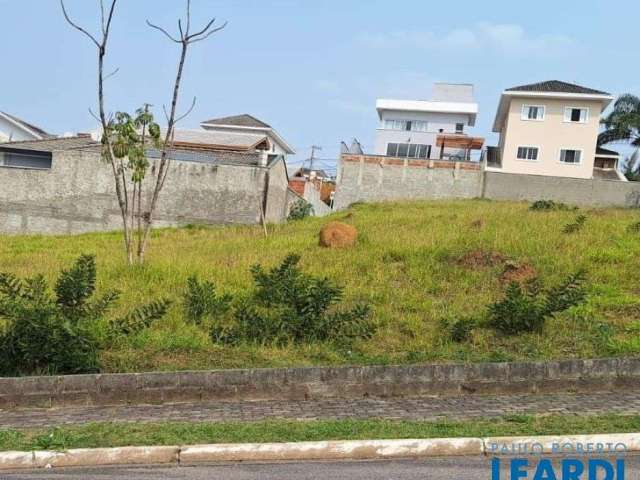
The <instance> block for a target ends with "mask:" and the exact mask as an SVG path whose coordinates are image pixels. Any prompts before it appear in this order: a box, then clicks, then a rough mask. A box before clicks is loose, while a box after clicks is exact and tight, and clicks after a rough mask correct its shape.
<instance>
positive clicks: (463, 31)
mask: <svg viewBox="0 0 640 480" xmlns="http://www.w3.org/2000/svg"><path fill="white" fill-rule="evenodd" d="M357 40H358V42H359V43H360V44H362V45H365V46H368V47H371V48H388V49H395V48H420V49H423V50H431V51H436V52H437V51H443V52H445V53H451V52H456V53H458V54H465V53H472V54H477V53H479V52H486V53H488V54H493V53H499V54H504V55H509V56H514V57H526V56H532V55H533V56H539V57H549V56H559V55H569V54H574V53H575V49H576V47H577V43H576V41H575V40H574V39H573V38H571V37H569V36H567V35H564V34H553V33H545V34H531V33H528V32H527V31H526V30H525V29H524V28H523V27H522V26H520V25H515V24H494V23H488V22H483V23H478V24H476V25H474V26H472V27H470V28H455V29H453V30H449V31H446V32H439V33H438V32H434V31H431V30H426V31H397V32H388V33H373V34H371V33H362V34H360V35H359V36H358V37H357Z"/></svg>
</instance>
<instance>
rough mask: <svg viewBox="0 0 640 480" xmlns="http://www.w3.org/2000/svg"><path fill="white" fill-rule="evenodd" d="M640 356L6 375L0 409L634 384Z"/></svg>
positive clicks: (578, 388)
mask: <svg viewBox="0 0 640 480" xmlns="http://www.w3.org/2000/svg"><path fill="white" fill-rule="evenodd" d="M639 381H640V359H634V358H610V359H598V360H566V361H550V362H522V363H476V364H426V365H412V366H372V367H336V368H323V367H313V368H280V369H252V370H217V371H201V372H166V373H131V374H96V375H67V376H52V377H23V378H0V408H2V409H6V408H15V407H58V406H70V405H123V404H125V405H126V404H152V403H178V402H198V401H225V400H227V401H229V400H236V401H237V400H306V399H318V398H363V397H365V398H366V397H396V396H419V395H470V394H514V393H553V392H567V391H570V392H592V391H611V390H613V389H624V388H633V387H634V386H635V385H638V382H639Z"/></svg>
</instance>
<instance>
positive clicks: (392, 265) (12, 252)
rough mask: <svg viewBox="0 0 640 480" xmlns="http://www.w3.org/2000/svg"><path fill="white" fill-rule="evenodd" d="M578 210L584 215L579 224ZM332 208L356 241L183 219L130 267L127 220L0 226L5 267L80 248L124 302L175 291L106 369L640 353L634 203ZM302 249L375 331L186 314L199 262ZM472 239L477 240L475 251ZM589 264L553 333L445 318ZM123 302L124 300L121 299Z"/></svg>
mask: <svg viewBox="0 0 640 480" xmlns="http://www.w3.org/2000/svg"><path fill="white" fill-rule="evenodd" d="M577 214H584V215H586V216H587V220H586V223H585V225H584V228H583V229H582V230H580V231H578V232H575V233H571V234H567V233H563V232H562V227H563V225H565V224H567V223H571V222H573V220H574V219H575V217H576V215H577ZM332 218H334V219H344V221H346V222H349V223H352V224H353V225H354V226H356V227H357V229H358V230H359V232H360V238H359V242H358V245H357V246H356V247H355V248H353V249H348V250H341V251H332V250H326V249H323V248H320V247H319V246H318V242H317V234H318V231H319V229H320V227H321V225H322V224H324V223H325V222H326V221H327V219H326V218H325V219H308V220H304V221H301V222H297V223H291V224H288V225H281V226H272V227H270V236H269V237H268V238H264V236H263V233H262V230H261V228H259V227H216V228H183V229H166V230H160V231H157V232H156V233H155V235H154V238H153V242H152V244H151V249H150V252H149V256H148V265H146V266H144V267H138V268H130V267H127V266H126V265H125V263H124V261H123V253H122V249H121V237H120V235H119V234H118V233H109V234H89V235H79V236H71V237H45V236H28V237H27V236H23V237H8V236H5V237H0V271H10V272H13V273H16V274H20V275H35V274H37V273H42V274H44V275H45V276H46V277H47V278H48V279H50V280H53V279H54V278H55V277H56V275H57V272H58V271H59V270H60V269H61V268H63V267H66V266H68V265H70V264H71V263H72V261H73V260H74V259H75V258H76V257H77V256H78V255H79V254H81V253H94V254H96V255H97V263H98V279H99V289H106V288H117V289H119V290H121V291H122V292H123V295H122V298H121V301H120V305H119V307H118V308H119V309H122V310H123V311H124V310H126V309H127V308H128V307H129V306H131V305H139V304H143V303H145V302H147V301H148V300H149V299H150V298H151V297H168V298H171V299H174V300H175V304H174V306H173V307H172V309H171V311H170V313H169V315H168V316H167V317H165V318H164V319H163V320H161V321H160V322H158V323H157V324H155V325H154V326H153V327H152V328H151V329H149V330H147V331H144V332H142V333H140V334H138V335H136V336H134V337H132V338H128V339H126V340H125V341H123V342H121V343H120V344H118V346H117V347H115V348H113V349H111V350H110V351H107V352H106V353H104V354H103V358H102V363H103V366H104V369H105V370H106V371H141V370H158V369H159V370H169V369H202V368H218V367H249V366H284V365H318V364H320V365H322V364H327V365H328V364H353V363H409V362H424V361H434V360H439V361H456V360H469V361H487V360H508V359H534V358H535V359H541V358H567V357H599V356H607V355H614V354H615V355H633V354H638V353H640V283H639V280H640V233H633V232H631V231H628V230H627V229H628V226H629V225H630V224H632V223H634V222H637V221H638V220H640V215H639V213H638V212H637V211H634V210H624V209H604V210H587V209H581V210H580V211H578V212H575V211H543V212H536V211H530V210H529V209H528V204H526V203H514V202H490V201H480V200H473V201H453V202H452V201H442V202H410V203H387V204H378V205H359V206H355V207H354V208H353V209H352V210H351V212H350V213H349V212H341V213H338V214H335V215H334V216H333V217H332ZM290 252H293V253H298V254H300V255H301V256H302V262H301V266H302V268H303V269H304V270H305V271H308V272H312V273H314V274H318V275H326V276H328V277H330V278H332V279H335V280H337V281H338V282H339V283H341V284H343V285H344V286H345V287H346V299H345V300H346V303H348V304H353V303H355V302H362V301H364V302H368V303H370V304H371V305H372V307H373V311H374V318H375V321H376V322H377V324H378V325H379V328H378V331H377V333H376V334H375V336H374V337H373V338H372V339H370V340H367V341H365V342H361V343H360V344H358V345H356V347H355V348H353V349H352V350H351V351H341V350H339V349H337V348H334V347H332V346H330V345H323V344H317V345H310V346H288V347H287V346H285V347H273V346H269V345H246V346H240V347H231V346H221V345H216V344H214V343H212V341H211V340H210V338H209V336H208V333H207V332H206V331H204V330H202V329H200V328H198V327H196V326H194V325H190V324H188V323H187V322H185V320H184V315H183V313H182V307H181V305H180V298H181V295H182V292H183V291H184V285H185V281H186V279H187V277H188V276H189V275H191V274H193V273H197V274H198V275H199V276H200V278H203V279H210V280H212V281H214V282H215V283H216V284H217V286H218V288H219V290H220V291H222V292H229V293H239V292H243V291H246V289H247V288H249V287H251V286H252V281H251V275H250V273H249V267H250V266H251V265H252V264H255V263H258V262H259V263H262V264H263V265H265V266H269V267H270V266H272V265H275V264H276V263H279V262H280V261H281V260H282V259H283V257H284V256H285V255H286V254H287V253H290ZM470 252H471V253H470ZM581 267H583V268H585V269H586V270H587V272H588V279H589V280H588V283H589V293H590V295H589V300H588V302H587V304H585V305H582V306H579V307H575V308H573V309H571V310H569V311H567V312H564V313H562V314H560V315H559V316H558V317H557V318H553V319H551V320H550V321H548V322H547V325H546V327H545V330H544V332H542V333H533V334H525V335H519V336H515V337H501V336H498V335H496V334H495V333H493V332H492V331H490V330H485V329H481V330H478V331H475V332H474V333H473V336H472V338H471V339H470V340H468V341H465V342H462V343H455V342H452V341H450V340H448V339H447V338H446V337H445V336H444V335H443V334H442V327H441V321H442V320H443V319H455V318H459V317H460V316H465V315H472V314H477V313H479V312H482V311H483V310H484V309H485V307H486V305H487V304H489V303H490V302H492V301H495V300H496V299H499V298H500V297H501V296H502V295H503V293H504V289H505V286H506V283H507V282H506V280H505V278H504V275H505V269H506V270H507V271H509V268H511V273H513V269H514V268H515V269H516V270H515V271H516V273H517V272H524V273H526V274H530V273H531V272H534V273H537V274H538V275H539V277H540V278H541V280H542V281H543V283H544V284H545V285H550V284H554V283H557V282H559V281H560V280H561V279H562V278H563V277H565V276H566V275H567V274H569V273H571V272H573V271H575V270H576V269H578V268H581ZM115 313H118V312H114V314H115Z"/></svg>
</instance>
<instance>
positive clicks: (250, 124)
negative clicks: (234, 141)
mask: <svg viewBox="0 0 640 480" xmlns="http://www.w3.org/2000/svg"><path fill="white" fill-rule="evenodd" d="M200 126H201V127H202V128H204V129H205V130H208V131H213V132H219V133H231V134H240V135H241V134H245V135H251V136H256V135H262V136H264V135H266V137H267V138H268V139H269V153H270V154H271V155H282V156H283V157H285V159H286V156H287V155H292V154H294V153H296V152H295V150H294V149H293V147H291V146H290V145H289V144H288V143H287V142H286V141H285V139H284V138H282V137H281V136H280V134H279V133H278V132H277V131H276V129H275V128H273V127H272V126H271V125H268V124H267V123H265V122H263V121H262V120H258V119H257V118H255V117H254V116H252V115H248V114H246V113H245V114H242V115H233V116H230V117H222V118H213V119H211V120H206V121H204V122H202V123H201V124H200Z"/></svg>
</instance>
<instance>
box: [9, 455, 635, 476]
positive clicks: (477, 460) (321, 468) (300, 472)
mask: <svg viewBox="0 0 640 480" xmlns="http://www.w3.org/2000/svg"><path fill="white" fill-rule="evenodd" d="M507 461H508V460H507ZM625 461H626V475H625V477H624V478H625V480H638V478H640V477H639V472H640V456H627V457H626V460H625ZM532 463H535V461H534V462H532ZM557 463H558V459H555V460H554V464H556V465H557ZM490 478H491V467H490V459H489V458H487V457H448V458H431V459H422V460H394V461H390V460H387V461H363V462H299V463H298V462H291V463H234V464H223V465H210V466H198V467H110V468H100V469H85V468H82V469H60V470H40V471H37V472H22V473H5V474H3V473H0V479H2V480H5V479H6V480H9V479H11V480H27V479H35V480H46V479H51V480H116V479H118V480H119V479H126V480H156V479H171V480H258V479H259V480H312V479H313V480H315V479H323V480H324V479H329V480H395V479H398V480H400V479H402V480H418V479H419V480H476V479H477V480H489V479H490ZM526 478H527V479H532V478H533V472H530V473H529V475H528V477H526ZM558 478H561V477H560V474H559V472H558ZM582 478H585V479H586V478H587V476H586V475H584V477H582ZM501 480H510V479H509V475H507V474H506V470H505V471H504V472H503V474H502V475H501Z"/></svg>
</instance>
